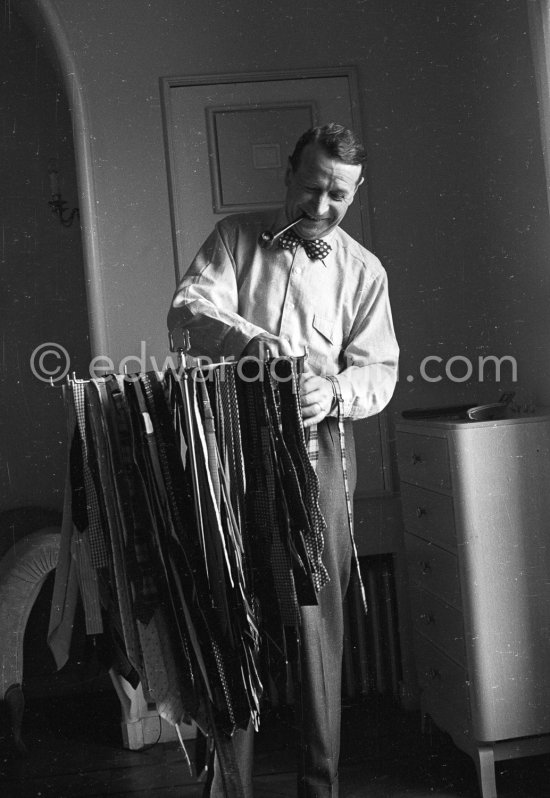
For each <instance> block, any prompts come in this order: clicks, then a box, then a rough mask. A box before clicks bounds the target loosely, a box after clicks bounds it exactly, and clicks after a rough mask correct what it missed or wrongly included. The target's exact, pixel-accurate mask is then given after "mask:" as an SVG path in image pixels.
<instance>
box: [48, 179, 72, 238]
mask: <svg viewBox="0 0 550 798" xmlns="http://www.w3.org/2000/svg"><path fill="white" fill-rule="evenodd" d="M48 177H49V178H50V191H51V195H52V198H51V200H49V202H48V205H49V206H50V208H51V210H52V213H53V214H55V216H57V218H58V219H59V222H60V224H62V225H63V227H70V226H71V225H72V223H73V219H74V218H75V217H76V218H77V219H80V210H79V209H78V208H73V209H72V211H69V210H68V208H67V207H66V205H67V202H66V201H65V200H64V199H63V197H62V196H61V191H60V190H59V170H58V169H57V166H55V165H54V164H50V167H49V169H48ZM66 213H67V214H68V216H65V214H66Z"/></svg>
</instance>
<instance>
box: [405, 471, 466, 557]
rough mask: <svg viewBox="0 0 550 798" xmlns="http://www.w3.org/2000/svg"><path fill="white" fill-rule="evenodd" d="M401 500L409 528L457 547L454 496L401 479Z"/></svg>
mask: <svg viewBox="0 0 550 798" xmlns="http://www.w3.org/2000/svg"><path fill="white" fill-rule="evenodd" d="M401 504H402V507H403V520H404V522H405V529H406V530H407V532H412V533H413V534H415V535H420V537H423V538H426V539H427V540H433V541H435V542H436V543H440V544H441V545H445V544H447V545H449V546H452V547H453V548H454V547H456V532H455V519H454V506H453V499H452V497H451V496H446V495H445V494H444V493H435V492H434V491H432V490H426V488H418V487H416V486H415V485H408V484H407V483H404V482H403V483H401Z"/></svg>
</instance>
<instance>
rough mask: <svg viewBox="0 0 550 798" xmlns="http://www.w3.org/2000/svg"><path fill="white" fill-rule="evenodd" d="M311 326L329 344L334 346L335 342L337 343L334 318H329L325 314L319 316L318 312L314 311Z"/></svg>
mask: <svg viewBox="0 0 550 798" xmlns="http://www.w3.org/2000/svg"><path fill="white" fill-rule="evenodd" d="M312 324H313V328H314V329H315V330H317V332H318V333H319V335H321V336H322V337H323V338H324V339H325V342H326V343H329V344H330V345H331V346H334V344H335V343H339V342H338V341H337V338H338V337H340V340H341V337H342V336H341V335H340V336H338V333H337V330H336V324H335V321H334V319H329V318H328V317H327V316H321V315H319V313H316V314H315V315H314V317H313V322H312Z"/></svg>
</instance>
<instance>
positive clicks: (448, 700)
mask: <svg viewBox="0 0 550 798" xmlns="http://www.w3.org/2000/svg"><path fill="white" fill-rule="evenodd" d="M415 654H416V669H417V675H418V684H419V687H420V694H421V702H422V711H423V712H427V713H428V714H429V715H430V716H431V717H432V718H433V720H434V721H435V723H436V724H437V725H438V726H439V727H440V728H442V729H444V730H445V731H448V732H449V733H452V732H453V731H454V730H459V731H460V732H461V734H462V735H464V734H465V733H466V734H467V733H468V730H470V729H471V712H470V692H469V682H468V674H467V672H466V670H465V669H464V668H461V667H460V665H457V664H456V662H453V661H452V660H450V659H449V658H448V657H446V656H445V655H444V654H442V653H441V652H440V651H438V649H437V648H435V646H432V645H431V644H430V643H428V642H427V641H426V640H424V638H422V637H420V636H418V635H417V636H416V637H415Z"/></svg>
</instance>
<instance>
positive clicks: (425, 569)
mask: <svg viewBox="0 0 550 798" xmlns="http://www.w3.org/2000/svg"><path fill="white" fill-rule="evenodd" d="M419 565H420V571H421V573H423V574H431V572H432V566H431V565H430V563H429V562H428V560H425V561H420V562H419Z"/></svg>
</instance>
